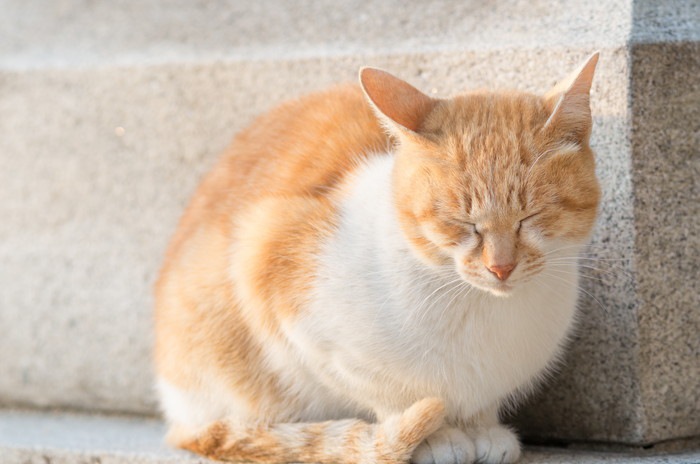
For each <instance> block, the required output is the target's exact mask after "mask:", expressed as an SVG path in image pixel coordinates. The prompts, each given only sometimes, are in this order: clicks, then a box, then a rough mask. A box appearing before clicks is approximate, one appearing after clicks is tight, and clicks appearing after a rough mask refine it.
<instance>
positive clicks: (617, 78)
mask: <svg viewBox="0 0 700 464" xmlns="http://www.w3.org/2000/svg"><path fill="white" fill-rule="evenodd" d="M239 3H240V2H228V3H225V2H216V3H215V5H216V6H215V7H213V6H211V5H214V4H212V3H210V2H205V1H196V2H192V1H178V2H170V3H169V5H168V8H167V9H166V8H163V7H162V6H161V5H158V6H154V5H155V4H153V5H151V3H149V2H142V1H139V0H117V1H113V2H90V1H85V0H56V1H52V2H44V1H41V0H5V1H3V2H2V11H3V14H2V15H0V218H1V219H0V367H1V369H2V370H1V371H0V405H20V406H21V405H28V406H33V407H47V408H52V407H61V408H75V409H83V410H96V411H108V412H110V411H111V412H131V413H141V414H153V413H154V412H155V411H156V406H155V398H154V395H153V390H152V385H153V378H152V374H151V365H150V346H151V342H152V341H151V296H150V295H151V287H152V283H153V280H154V278H155V275H156V273H157V270H158V267H159V266H160V262H161V259H162V253H163V250H164V247H165V244H166V242H167V240H168V237H169V236H170V234H171V233H172V231H173V230H174V228H175V224H176V222H177V219H178V217H179V215H180V214H181V212H182V209H183V206H184V204H185V203H186V201H187V199H188V198H189V196H190V194H191V192H192V190H193V189H194V187H195V185H196V184H197V182H198V181H199V178H200V176H201V175H202V174H203V173H204V172H205V171H206V170H207V169H208V168H209V167H210V166H211V165H212V164H213V163H214V161H215V159H216V157H217V156H218V153H219V152H220V151H221V150H222V149H223V148H224V146H225V145H226V144H227V143H228V141H229V139H230V138H231V136H232V135H233V134H234V133H235V132H236V131H237V130H239V129H240V128H242V127H243V126H244V125H246V124H248V123H249V122H250V121H251V119H252V118H253V117H254V115H256V114H259V113H261V112H263V111H265V110H266V109H268V108H270V107H271V106H273V105H275V104H276V103H278V102H280V101H282V100H284V99H286V98H290V97H294V96H297V95H299V94H302V93H305V92H309V91H313V90H316V89H319V88H322V87H325V86H328V85H330V84H332V83H336V82H340V81H348V80H354V79H355V78H356V73H357V69H358V68H359V67H360V66H363V65H373V66H379V67H384V68H387V69H390V70H392V71H393V72H395V73H397V74H398V75H400V76H402V77H404V78H406V79H408V80H409V81H411V82H413V83H414V84H415V85H417V86H418V87H420V88H422V89H424V90H426V91H428V92H431V93H433V94H435V95H438V96H440V95H449V94H452V93H455V92H458V91H462V90H464V89H473V88H479V87H488V88H498V87H518V88H520V89H523V90H531V91H538V92H541V91H544V90H546V89H547V88H549V86H551V85H552V84H553V83H554V82H555V81H556V80H557V79H558V78H560V77H562V76H563V75H564V73H566V72H567V71H569V70H571V69H572V68H573V67H574V66H576V65H577V64H578V62H579V61H580V59H581V58H583V57H585V56H586V55H588V54H589V53H590V52H591V51H592V50H594V49H600V50H601V51H602V54H601V60H600V65H599V70H598V72H597V77H596V80H595V84H594V88H593V92H592V106H593V114H594V118H595V128H594V132H593V133H594V135H593V140H592V143H593V145H594V148H595V149H596V151H597V153H598V170H599V174H600V177H601V179H602V182H603V187H604V192H603V208H602V211H601V214H600V221H599V226H598V228H597V231H596V234H595V238H594V244H593V246H592V247H591V255H592V256H594V257H596V258H599V259H600V260H599V261H597V262H596V264H595V266H593V267H594V268H595V269H593V270H590V271H589V272H588V273H587V278H584V282H585V288H584V290H585V292H586V293H585V294H584V295H583V298H582V301H581V313H582V317H581V319H580V325H579V331H578V332H577V334H576V336H575V337H574V340H573V342H572V345H571V348H570V350H569V352H568V355H567V358H566V360H565V363H564V364H563V368H562V372H561V374H560V375H559V376H558V377H557V379H556V382H554V383H553V384H551V386H550V388H549V389H547V390H546V392H545V393H544V394H543V395H542V396H540V397H539V398H538V399H536V400H534V401H533V403H532V404H531V405H530V406H529V408H528V409H527V410H526V412H525V413H523V416H522V417H523V420H522V421H521V424H523V425H522V429H523V430H527V431H529V432H531V433H532V435H534V436H545V437H552V438H579V439H584V438H585V439H590V440H601V441H621V442H627V443H637V444H640V443H649V442H656V441H660V440H666V439H669V438H674V437H680V436H689V435H695V434H700V422H698V419H697V418H698V417H700V398H698V393H697V389H693V388H688V385H691V386H692V385H696V384H697V383H698V380H699V378H700V367H699V366H698V363H697V359H698V356H700V343H699V342H698V338H697V333H698V331H699V330H700V317H699V316H698V314H700V313H698V312H697V311H696V310H695V309H696V308H697V307H698V305H699V304H700V296H699V294H700V293H699V292H698V290H697V282H698V281H700V278H696V277H695V276H697V275H698V266H697V263H698V262H700V257H698V256H697V250H698V249H700V244H698V239H697V236H696V235H693V233H692V231H695V230H698V229H699V228H700V223H699V221H700V219H699V218H700V210H699V206H698V202H697V181H696V180H697V179H698V178H700V166H698V163H696V162H692V160H697V159H698V158H697V157H695V158H693V157H694V154H695V153H697V146H698V144H699V143H700V140H698V135H697V134H699V133H700V131H699V129H698V126H697V124H698V121H700V118H699V117H698V115H697V111H698V108H700V102H698V101H697V98H698V96H699V95H700V92H699V91H698V85H699V84H698V82H699V81H698V77H697V76H698V75H700V71H699V69H700V64H699V62H698V56H700V53H698V52H699V51H700V50H698V39H699V38H700V28H699V27H697V24H698V12H699V11H700V8H698V3H697V2H692V1H682V0H674V1H670V2H663V4H660V3H659V2H655V1H651V0H634V1H632V0H625V1H618V0H594V1H589V2H579V1H570V0H564V1H562V2H558V3H557V4H556V5H555V6H554V7H553V6H552V3H551V2H546V1H540V0H537V1H533V2H523V1H520V0H499V1H496V2H462V1H458V0H430V1H427V2H425V1H421V2H418V1H410V2H408V3H407V2H406V1H399V0H391V1H386V2H384V1H373V2H360V1H355V0H353V1H348V2H335V1H332V0H322V1H319V2H311V1H303V2H286V1H284V0H264V1H260V2H253V3H251V2H247V3H246V4H245V5H244V6H241V5H243V4H242V3H240V4H239ZM658 42H662V43H661V45H658ZM667 42H668V43H667ZM668 257H673V265H667V264H666V263H667V261H668ZM699 277H700V276H699ZM668 282H673V283H674V285H672V286H671V285H668Z"/></svg>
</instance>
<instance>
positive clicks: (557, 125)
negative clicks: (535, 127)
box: [544, 52, 599, 142]
mask: <svg viewBox="0 0 700 464" xmlns="http://www.w3.org/2000/svg"><path fill="white" fill-rule="evenodd" d="M598 55H599V53H598V52H595V53H593V54H592V55H591V56H589V57H588V58H587V59H586V61H584V63H583V64H582V65H581V66H579V68H578V69H577V70H576V71H574V72H573V73H571V74H570V75H569V76H568V77H567V78H566V79H564V80H563V81H561V82H560V83H558V84H557V85H555V86H554V87H553V88H552V89H551V90H550V91H549V92H547V93H546V94H545V100H546V101H547V102H548V103H549V105H550V106H551V107H552V108H553V109H552V113H551V115H550V116H549V119H547V122H546V123H545V125H544V128H545V129H548V130H552V131H554V132H555V133H556V134H557V135H558V136H559V137H561V138H565V139H570V140H571V141H573V142H584V141H586V142H587V141H588V137H589V136H590V134H591V125H592V120H591V105H590V91H591V83H592V82H593V75H594V74H595V67H596V64H597V63H598Z"/></svg>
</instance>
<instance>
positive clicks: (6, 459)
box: [0, 410, 700, 464]
mask: <svg viewBox="0 0 700 464" xmlns="http://www.w3.org/2000/svg"><path fill="white" fill-rule="evenodd" d="M163 432H164V427H163V424H162V423H161V422H159V421H157V420H154V419H143V418H132V417H120V416H97V415H85V414H75V413H41V412H32V411H16V410H5V411H3V410H0V463H2V464H15V463H17V464H20V463H21V464H34V463H36V464H68V463H71V464H72V463H76V462H81V463H90V464H122V463H124V464H126V463H129V464H171V463H172V464H175V463H181V464H205V463H213V461H210V460H207V459H203V458H199V457H197V456H195V455H193V454H190V453H187V452H184V451H179V450H173V449H169V448H167V447H166V446H165V445H164V444H163V443H162V437H163ZM535 463H537V464H555V463H556V464H561V463H570V464H594V463H595V464H598V463H603V464H661V463H663V464H691V463H692V464H698V463H700V448H698V449H695V450H690V451H683V452H672V451H662V452H660V451H658V450H616V451H607V452H603V451H592V450H587V449H583V448H580V447H576V448H571V449H566V448H548V447H541V446H540V447H528V448H526V450H525V453H524V456H523V458H522V460H521V461H520V464H535Z"/></svg>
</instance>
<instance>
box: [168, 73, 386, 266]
mask: <svg viewBox="0 0 700 464" xmlns="http://www.w3.org/2000/svg"><path fill="white" fill-rule="evenodd" d="M389 144H390V141H389V139H388V137H387V135H386V133H385V132H384V130H383V129H382V128H381V127H380V125H379V123H378V122H377V118H376V116H375V115H374V114H373V112H372V110H371V108H370V107H369V105H368V104H367V102H366V100H365V99H364V97H363V95H362V91H361V89H360V88H359V86H358V85H353V84H345V85H340V86H336V87H333V88H331V89H328V90H325V91H321V92H317V93H313V94H310V95H306V96H304V97H301V98H297V99H294V100H290V101H287V102H285V103H283V104H281V105H280V106H278V107H277V108H275V109H273V110H271V111H269V112H268V113H266V114H264V115H262V116H260V117H258V118H257V119H256V120H255V121H254V122H253V123H252V124H251V125H250V126H249V127H248V128H246V129H245V130H243V131H242V132H240V133H239V134H238V135H237V136H236V137H235V138H234V140H233V142H232V143H231V145H230V146H229V147H228V148H227V150H226V151H225V152H224V154H223V155H222V157H221V158H220V159H219V161H218V163H217V164H216V166H215V167H214V168H213V169H212V171H211V172H210V173H209V174H208V175H207V176H206V177H205V179H204V181H203V182H202V183H201V185H200V186H199V188H198V189H197V191H196V192H195V195H194V196H193V199H192V201H191V202H190V204H189V206H188V208H187V209H186V211H185V213H184V215H183V217H182V219H181V221H180V225H179V227H178V230H177V232H176V234H175V236H174V237H173V240H172V241H171V246H170V248H169V250H168V253H167V257H166V267H167V262H168V260H170V259H171V258H172V255H173V254H176V253H177V252H178V250H179V249H180V247H181V245H182V242H183V241H185V240H186V239H187V237H188V236H191V235H192V234H193V233H194V232H195V231H196V230H198V229H201V228H202V226H203V225H204V224H207V223H210V224H211V225H214V224H216V226H217V227H219V228H228V226H230V224H231V221H230V219H232V218H233V219H235V216H236V215H237V214H238V212H239V211H241V210H242V209H245V208H246V206H249V205H250V203H251V202H257V201H260V200H261V199H265V198H270V197H278V198H279V197H288V198H289V197H295V196H301V197H312V198H323V197H326V196H328V195H329V192H331V191H332V190H333V187H335V186H337V185H338V184H339V183H340V182H342V180H343V178H344V177H345V176H346V175H347V174H348V173H349V172H351V171H353V170H354V169H355V168H356V167H357V165H358V162H360V161H361V160H363V159H365V158H367V157H368V156H372V154H374V153H380V152H386V150H387V147H388V146H389ZM226 232H228V231H226Z"/></svg>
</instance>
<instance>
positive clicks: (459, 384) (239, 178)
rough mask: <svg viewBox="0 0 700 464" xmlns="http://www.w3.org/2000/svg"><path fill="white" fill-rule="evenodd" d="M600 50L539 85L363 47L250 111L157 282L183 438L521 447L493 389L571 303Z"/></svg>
mask: <svg viewBox="0 0 700 464" xmlns="http://www.w3.org/2000/svg"><path fill="white" fill-rule="evenodd" d="M597 60H598V54H597V53H595V54H593V55H592V56H590V57H589V58H588V59H587V60H586V61H585V62H584V63H583V64H582V65H581V66H580V67H579V69H578V70H577V71H575V72H574V73H572V74H571V75H570V76H569V77H568V78H567V79H565V80H563V81H562V82H561V83H560V84H558V85H557V86H555V87H554V88H553V89H552V90H550V91H549V92H548V93H546V94H545V95H544V96H537V95H534V94H530V93H525V92H517V91H499V92H496V91H474V92H470V93H465V94H461V95H458V96H456V97H454V98H450V99H437V98H432V97H430V96H427V95H425V94H423V93H422V92H420V91H419V90H417V89H416V88H414V87H413V86H411V85H410V84H408V83H407V82H405V81H403V80H401V79H399V78H398V77H395V76H393V75H391V74H389V73H387V72H385V71H382V70H378V69H373V68H363V69H362V70H361V71H360V85H359V86H357V85H344V86H338V87H335V88H332V89H330V90H327V91H323V92H319V93H316V94H312V95H310V96H306V97H303V98H299V99H296V100H293V101H289V102H287V103H284V104H282V105H281V106H280V107H278V108H276V109H274V110H273V111H271V112H270V113H268V114H266V115H263V116H261V117H259V118H258V119H257V120H256V121H255V122H254V123H253V124H252V125H251V126H250V127H249V128H248V129H246V130H244V131H243V132H241V133H240V134H239V135H238V136H237V137H236V138H235V139H234V141H233V143H232V145H231V146H230V148H229V149H228V150H227V151H226V152H225V153H224V155H223V156H222V158H221V159H220V161H219V163H218V164H217V165H216V167H215V168H214V169H213V170H212V171H211V172H210V173H209V175H208V176H207V177H206V178H205V179H204V181H203V183H202V184H201V185H200V187H199V189H198V190H197V191H196V193H195V195H194V198H193V199H192V201H191V203H190V205H189V207H188V208H187V210H186V212H185V213H184V216H183V218H182V220H181V222H180V224H179V226H178V229H177V231H176V233H175V235H174V237H173V239H172V241H171V244H170V247H169V249H168V251H167V253H166V258H165V263H164V265H163V268H162V271H161V274H160V277H159V279H158V282H157V284H156V310H155V332H156V345H155V366H156V372H157V375H158V384H157V388H158V391H159V396H160V401H161V405H162V408H163V410H164V414H165V416H166V418H167V421H168V423H169V426H170V429H169V432H168V436H167V440H168V441H169V443H171V444H172V445H173V446H176V447H180V448H184V449H187V450H191V451H194V452H196V453H199V454H202V455H204V456H208V457H210V458H214V459H220V460H230V461H254V462H261V463H283V462H321V463H331V462H333V463H387V464H388V463H406V462H413V463H415V464H427V463H435V464H448V463H449V464H451V463H459V464H462V463H471V462H474V461H478V462H484V463H497V462H498V463H512V462H515V461H517V460H518V458H519V456H520V452H521V451H520V443H519V440H518V437H517V436H516V434H515V432H514V431H512V430H511V429H510V428H509V427H507V426H505V425H502V424H501V423H500V421H499V417H498V416H499V409H501V408H502V407H503V406H504V405H506V404H508V403H509V402H511V401H513V400H514V399H517V398H518V397H519V395H522V394H524V393H527V392H528V391H530V390H531V389H532V387H533V385H535V384H536V383H537V381H538V379H540V378H541V377H542V374H543V373H544V372H546V371H547V369H548V368H549V367H551V365H552V363H553V362H554V360H555V359H556V358H557V356H558V354H560V352H561V349H562V345H563V343H564V341H565V339H566V338H567V334H568V333H569V331H570V328H571V326H572V324H573V321H574V319H575V306H576V299H577V294H578V271H577V264H576V263H577V256H578V253H579V252H580V250H581V249H582V247H583V246H584V245H585V244H586V243H587V241H588V239H589V236H590V234H591V231H592V228H593V225H594V222H595V218H596V215H597V210H598V204H599V198H600V188H599V184H598V180H597V178H596V175H595V160H594V154H593V152H592V150H591V148H590V146H589V137H590V133H591V126H592V120H591V112H590V103H589V93H590V87H591V81H592V79H593V74H594V71H595V67H596V63H597Z"/></svg>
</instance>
